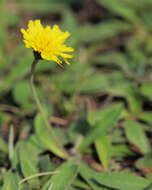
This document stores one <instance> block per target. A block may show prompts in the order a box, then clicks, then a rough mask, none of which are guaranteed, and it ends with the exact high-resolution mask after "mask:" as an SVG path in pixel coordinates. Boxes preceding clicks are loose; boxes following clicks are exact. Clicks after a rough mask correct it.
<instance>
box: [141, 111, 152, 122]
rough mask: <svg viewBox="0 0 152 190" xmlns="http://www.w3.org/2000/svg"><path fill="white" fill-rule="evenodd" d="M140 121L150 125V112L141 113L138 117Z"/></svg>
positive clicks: (151, 116)
mask: <svg viewBox="0 0 152 190" xmlns="http://www.w3.org/2000/svg"><path fill="white" fill-rule="evenodd" d="M140 119H142V120H144V121H146V122H148V123H149V124H151V123H152V112H143V113H142V114H141V116H140Z"/></svg>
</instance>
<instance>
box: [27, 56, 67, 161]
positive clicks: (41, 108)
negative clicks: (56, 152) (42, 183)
mask: <svg viewBox="0 0 152 190" xmlns="http://www.w3.org/2000/svg"><path fill="white" fill-rule="evenodd" d="M38 61H39V59H36V58H35V59H34V61H33V63H32V66H31V76H30V84H31V89H32V93H33V97H34V99H35V102H36V104H37V107H38V110H39V112H40V114H41V116H42V119H43V121H44V124H45V126H46V128H47V129H48V131H49V132H50V135H51V137H52V139H53V140H54V142H55V144H56V145H57V146H58V148H60V150H61V152H62V153H63V154H62V158H67V157H68V155H67V153H66V152H65V150H64V149H63V147H62V146H61V145H60V144H59V140H57V138H56V136H55V134H54V133H53V129H52V128H51V126H50V124H49V121H48V119H47V117H46V112H45V110H44V109H43V107H42V105H41V102H40V100H39V97H38V95H37V92H36V89H35V86H34V72H35V68H36V65H37V63H38Z"/></svg>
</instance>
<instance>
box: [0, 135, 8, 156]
mask: <svg viewBox="0 0 152 190" xmlns="http://www.w3.org/2000/svg"><path fill="white" fill-rule="evenodd" d="M0 151H3V152H5V153H7V152H8V145H7V143H6V142H5V141H4V140H3V138H2V137H0Z"/></svg>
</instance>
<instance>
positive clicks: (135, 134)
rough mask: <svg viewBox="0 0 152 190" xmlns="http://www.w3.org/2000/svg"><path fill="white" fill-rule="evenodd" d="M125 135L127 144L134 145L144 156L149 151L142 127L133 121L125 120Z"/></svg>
mask: <svg viewBox="0 0 152 190" xmlns="http://www.w3.org/2000/svg"><path fill="white" fill-rule="evenodd" d="M125 133H126V136H127V138H128V140H129V142H130V143H131V144H134V145H136V146H137V147H138V148H139V150H140V151H141V152H142V153H145V154H146V153H149V152H150V151H151V148H150V145H149V142H148V139H147V137H146V135H145V132H144V125H141V124H140V123H138V122H136V121H133V120H127V121H126V123H125Z"/></svg>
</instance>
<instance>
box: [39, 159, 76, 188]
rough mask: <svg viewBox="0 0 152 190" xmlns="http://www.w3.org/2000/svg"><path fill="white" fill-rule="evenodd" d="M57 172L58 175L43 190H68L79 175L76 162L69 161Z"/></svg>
mask: <svg viewBox="0 0 152 190" xmlns="http://www.w3.org/2000/svg"><path fill="white" fill-rule="evenodd" d="M56 171H57V174H55V175H53V176H52V177H51V179H50V180H49V181H48V182H47V183H46V184H45V185H44V186H43V188H42V190H48V189H49V188H50V189H51V190H68V189H69V187H70V185H71V184H72V182H73V180H74V179H75V177H76V175H77V172H78V166H77V165H76V164H75V163H74V161H68V162H65V163H63V164H62V165H61V166H59V167H58V168H57V170H56Z"/></svg>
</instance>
